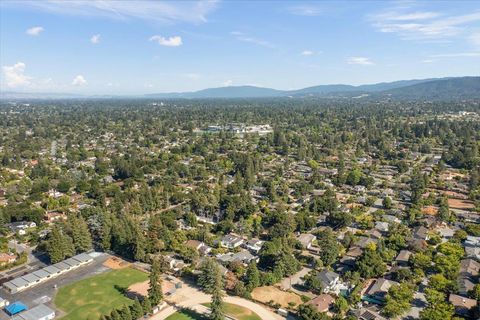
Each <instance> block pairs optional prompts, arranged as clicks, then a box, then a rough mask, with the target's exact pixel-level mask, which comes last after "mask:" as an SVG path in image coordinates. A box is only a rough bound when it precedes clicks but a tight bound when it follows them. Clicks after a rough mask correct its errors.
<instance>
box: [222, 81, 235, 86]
mask: <svg viewBox="0 0 480 320" xmlns="http://www.w3.org/2000/svg"><path fill="white" fill-rule="evenodd" d="M231 85H233V81H232V80H226V81H225V82H223V86H225V87H230V86H231Z"/></svg>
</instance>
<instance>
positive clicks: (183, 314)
mask: <svg viewBox="0 0 480 320" xmlns="http://www.w3.org/2000/svg"><path fill="white" fill-rule="evenodd" d="M203 305H204V306H207V307H208V306H209V305H210V304H209V303H204V304H203ZM224 311H225V313H226V314H227V315H229V316H232V317H234V318H236V319H238V320H262V319H260V317H259V316H258V315H256V314H255V313H254V312H253V311H251V310H249V309H247V308H244V307H241V306H239V305H236V304H231V303H225V309H224ZM205 319H206V318H205V317H202V316H200V315H198V314H196V313H194V312H191V311H190V310H182V311H179V312H177V313H174V314H172V315H171V316H169V317H168V318H167V319H165V320H205Z"/></svg>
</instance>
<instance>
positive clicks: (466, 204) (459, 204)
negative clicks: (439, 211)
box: [448, 199, 475, 210]
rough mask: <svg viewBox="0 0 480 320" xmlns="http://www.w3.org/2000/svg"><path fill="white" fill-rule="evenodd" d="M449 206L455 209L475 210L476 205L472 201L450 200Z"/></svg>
mask: <svg viewBox="0 0 480 320" xmlns="http://www.w3.org/2000/svg"><path fill="white" fill-rule="evenodd" d="M448 206H449V207H450V208H453V209H464V210H465V209H475V204H474V203H473V201H470V200H460V199H448Z"/></svg>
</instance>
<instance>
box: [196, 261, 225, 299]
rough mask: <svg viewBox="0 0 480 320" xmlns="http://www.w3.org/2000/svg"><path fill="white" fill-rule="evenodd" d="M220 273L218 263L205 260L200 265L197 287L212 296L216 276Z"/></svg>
mask: <svg viewBox="0 0 480 320" xmlns="http://www.w3.org/2000/svg"><path fill="white" fill-rule="evenodd" d="M217 273H220V268H219V266H218V263H217V262H215V260H213V259H211V258H205V259H204V260H203V261H202V263H201V264H200V275H199V276H198V285H200V287H202V289H203V291H205V292H206V293H208V294H212V293H213V290H214V288H215V284H216V281H217V279H216V275H217Z"/></svg>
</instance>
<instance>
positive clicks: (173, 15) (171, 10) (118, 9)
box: [2, 0, 218, 23]
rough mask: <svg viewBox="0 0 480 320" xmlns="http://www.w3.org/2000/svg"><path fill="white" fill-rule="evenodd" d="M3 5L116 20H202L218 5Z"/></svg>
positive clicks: (76, 1)
mask: <svg viewBox="0 0 480 320" xmlns="http://www.w3.org/2000/svg"><path fill="white" fill-rule="evenodd" d="M2 5H6V6H10V7H29V8H34V9H38V10H42V11H47V12H51V13H55V14H62V15H74V16H94V17H105V18H109V19H117V20H118V19H120V20H128V19H142V20H150V21H155V22H163V23H174V22H189V23H203V22H206V21H207V15H208V14H209V13H211V12H212V11H214V10H215V9H216V8H217V6H218V1H216V0H195V1H148V0H137V1H105V0H69V1H60V0H44V1H38V0H24V1H4V3H2Z"/></svg>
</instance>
